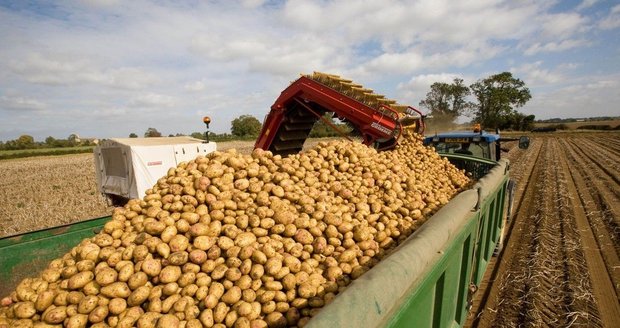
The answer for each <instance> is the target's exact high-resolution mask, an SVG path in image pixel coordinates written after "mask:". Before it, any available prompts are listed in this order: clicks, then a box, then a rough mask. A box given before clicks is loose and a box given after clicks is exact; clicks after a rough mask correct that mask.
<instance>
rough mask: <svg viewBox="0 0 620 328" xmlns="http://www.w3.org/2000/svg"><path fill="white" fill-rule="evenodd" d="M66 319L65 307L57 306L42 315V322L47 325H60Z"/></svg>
mask: <svg viewBox="0 0 620 328" xmlns="http://www.w3.org/2000/svg"><path fill="white" fill-rule="evenodd" d="M66 318H67V307H66V306H58V307H55V308H53V309H48V310H47V311H45V312H44V313H43V321H45V323H49V324H59V323H62V322H63V321H64V320H65V319H66Z"/></svg>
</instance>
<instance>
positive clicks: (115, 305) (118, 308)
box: [108, 297, 127, 315]
mask: <svg viewBox="0 0 620 328" xmlns="http://www.w3.org/2000/svg"><path fill="white" fill-rule="evenodd" d="M108 308H109V310H110V314H112V315H119V314H121V313H122V312H123V311H125V309H126V308H127V301H125V299H123V298H120V297H117V298H113V299H111V300H110V303H109V304H108Z"/></svg>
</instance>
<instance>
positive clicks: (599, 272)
mask: <svg viewBox="0 0 620 328" xmlns="http://www.w3.org/2000/svg"><path fill="white" fill-rule="evenodd" d="M559 158H560V163H559V164H560V165H561V166H560V170H561V173H560V176H561V179H562V186H561V189H562V190H561V192H560V195H563V194H564V195H566V197H561V198H560V199H559V200H560V202H561V207H560V214H561V215H560V219H561V221H564V220H563V218H564V217H570V219H569V220H567V223H568V224H574V225H575V226H574V227H569V228H574V229H573V230H575V231H576V233H577V234H578V238H579V239H578V240H580V242H581V245H576V246H577V247H575V248H574V249H572V250H571V251H572V252H574V253H575V256H574V257H573V258H572V260H573V261H569V265H574V266H575V268H574V269H573V270H568V273H569V274H574V275H575V277H574V278H576V279H570V280H569V282H571V284H570V287H571V289H572V293H571V294H570V296H571V297H573V298H574V300H575V301H576V302H581V303H584V302H585V303H587V302H589V301H590V302H596V305H597V306H596V307H597V309H598V311H596V312H591V313H588V312H584V314H586V316H585V317H586V318H588V320H587V321H586V324H588V326H590V324H591V323H593V322H594V321H596V320H593V319H598V318H599V316H600V320H601V323H602V325H603V326H604V327H620V303H618V296H617V295H616V288H615V286H614V284H613V281H612V279H611V277H610V272H608V270H607V267H606V266H605V262H604V260H603V257H602V255H601V250H600V249H599V247H598V245H597V242H596V238H595V237H594V232H593V230H592V228H591V226H590V224H589V222H588V219H587V216H586V213H585V211H584V208H583V207H582V204H581V202H580V201H579V199H578V198H577V197H573V196H575V195H578V191H577V185H576V183H575V181H574V180H573V179H572V177H571V173H570V168H569V165H568V160H567V158H566V156H559ZM556 167H557V166H556ZM565 236H566V237H569V236H570V234H566V235H565ZM567 239H568V238H567ZM579 246H581V247H579ZM565 249H566V248H565ZM584 259H585V263H586V264H587V267H580V266H582V265H583V263H584V261H583V260H584ZM587 278H589V282H590V284H588V283H587V282H586V280H588V279H587ZM590 291H591V294H590ZM576 305H577V306H576V310H577V311H580V310H581V311H584V310H587V309H590V308H591V307H592V306H590V305H588V304H581V305H579V304H576ZM573 312H575V311H571V313H573ZM581 317H582V318H583V317H584V316H583V315H582V316H581ZM590 320H592V321H590Z"/></svg>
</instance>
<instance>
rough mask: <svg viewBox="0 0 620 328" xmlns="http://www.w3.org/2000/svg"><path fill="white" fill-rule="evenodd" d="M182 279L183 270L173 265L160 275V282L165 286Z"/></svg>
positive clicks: (163, 270)
mask: <svg viewBox="0 0 620 328" xmlns="http://www.w3.org/2000/svg"><path fill="white" fill-rule="evenodd" d="M180 277H181V268H180V267H178V266H173V265H170V266H167V267H165V268H163V269H162V270H161V272H160V273H159V281H160V282H161V283H164V284H167V283H170V282H175V281H177V280H179V278H180Z"/></svg>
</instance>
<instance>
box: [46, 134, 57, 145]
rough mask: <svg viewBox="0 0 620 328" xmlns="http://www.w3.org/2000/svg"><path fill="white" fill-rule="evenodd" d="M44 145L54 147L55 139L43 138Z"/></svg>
mask: <svg viewBox="0 0 620 328" xmlns="http://www.w3.org/2000/svg"><path fill="white" fill-rule="evenodd" d="M45 144H46V145H47V146H48V147H54V146H55V145H56V138H54V137H52V136H49V137H47V138H45Z"/></svg>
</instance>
